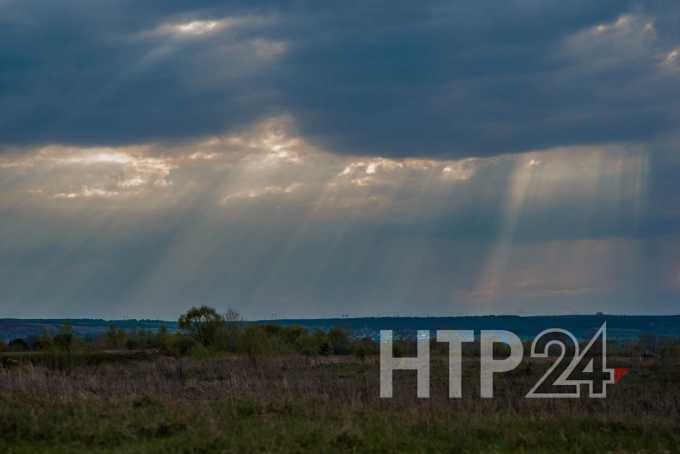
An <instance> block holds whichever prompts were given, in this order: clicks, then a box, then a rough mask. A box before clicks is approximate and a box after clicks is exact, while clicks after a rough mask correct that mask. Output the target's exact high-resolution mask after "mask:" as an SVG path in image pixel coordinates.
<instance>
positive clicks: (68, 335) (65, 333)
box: [54, 323, 75, 352]
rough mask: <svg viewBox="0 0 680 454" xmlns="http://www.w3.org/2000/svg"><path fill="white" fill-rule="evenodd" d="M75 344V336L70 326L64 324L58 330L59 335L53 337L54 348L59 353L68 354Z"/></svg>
mask: <svg viewBox="0 0 680 454" xmlns="http://www.w3.org/2000/svg"><path fill="white" fill-rule="evenodd" d="M74 344H75V336H74V334H73V328H71V325H69V324H68V323H66V324H65V325H63V326H62V327H61V328H59V333H57V335H56V336H54V346H55V347H56V348H57V349H58V350H61V351H64V352H70V351H71V350H72V349H73V346H74Z"/></svg>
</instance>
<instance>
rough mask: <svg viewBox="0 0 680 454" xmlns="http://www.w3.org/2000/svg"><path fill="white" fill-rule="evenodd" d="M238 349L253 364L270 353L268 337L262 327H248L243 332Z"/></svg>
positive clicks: (270, 345)
mask: <svg viewBox="0 0 680 454" xmlns="http://www.w3.org/2000/svg"><path fill="white" fill-rule="evenodd" d="M240 347H241V350H242V351H243V352H244V353H245V354H246V355H248V358H250V359H251V360H252V361H253V362H256V361H257V359H258V358H259V357H261V356H264V355H268V354H270V353H272V344H271V341H270V339H269V337H268V336H267V335H266V333H265V331H264V329H263V328H262V327H260V326H256V325H250V326H248V327H247V328H246V329H245V330H244V331H243V336H242V337H241V345H240Z"/></svg>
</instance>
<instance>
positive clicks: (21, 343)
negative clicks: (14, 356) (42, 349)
mask: <svg viewBox="0 0 680 454" xmlns="http://www.w3.org/2000/svg"><path fill="white" fill-rule="evenodd" d="M7 350H8V351H10V352H27V351H29V350H30V348H29V347H28V344H27V343H26V341H25V340H23V339H21V338H18V339H13V340H11V341H10V342H9V345H8V346H7Z"/></svg>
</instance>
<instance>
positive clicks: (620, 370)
mask: <svg viewBox="0 0 680 454" xmlns="http://www.w3.org/2000/svg"><path fill="white" fill-rule="evenodd" d="M628 372H630V367H617V368H616V369H614V383H618V382H620V381H621V379H622V378H623V377H625V376H626V375H628Z"/></svg>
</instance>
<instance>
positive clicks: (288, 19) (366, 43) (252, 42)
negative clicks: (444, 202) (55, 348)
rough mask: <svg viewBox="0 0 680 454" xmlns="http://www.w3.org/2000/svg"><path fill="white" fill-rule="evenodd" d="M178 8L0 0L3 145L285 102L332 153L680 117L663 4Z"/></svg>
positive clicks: (193, 121)
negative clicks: (212, 25)
mask: <svg viewBox="0 0 680 454" xmlns="http://www.w3.org/2000/svg"><path fill="white" fill-rule="evenodd" d="M184 5H185V4H182V3H181V2H164V3H163V5H154V6H151V5H149V4H146V5H139V4H138V2H129V3H128V2H104V1H102V2H97V4H96V5H95V4H93V3H92V2H82V1H77V0H72V1H60V2H58V3H54V2H46V1H37V0H32V1H31V0H30V1H6V2H4V3H3V4H1V5H0V8H1V9H2V11H1V12H2V14H0V17H2V19H0V24H1V25H2V27H0V42H1V43H2V45H0V66H1V67H2V68H3V71H2V76H1V78H2V79H0V80H1V83H0V106H2V107H0V125H2V136H1V137H0V142H3V143H5V144H6V146H9V145H22V144H24V145H25V144H39V143H65V144H90V145H92V144H97V145H120V144H135V143H147V142H162V143H168V142H177V141H184V140H188V139H191V138H195V137H201V136H206V135H211V134H221V133H225V132H229V131H235V130H238V129H239V128H243V127H245V126H247V125H249V124H252V123H253V122H255V121H259V120H262V119H263V118H267V117H269V116H272V115H276V114H281V113H288V114H290V115H291V116H292V117H293V118H295V119H296V121H297V123H298V125H299V128H300V130H301V132H302V133H303V135H305V136H306V137H307V138H308V140H311V141H313V142H315V143H317V144H318V145H321V146H323V147H324V148H326V149H329V150H331V151H334V152H338V153H349V154H365V155H367V154H379V155H385V156H390V155H391V156H406V155H408V156H441V157H449V158H450V157H464V156H490V155H497V154H502V153H508V152H516V151H525V150H529V149H541V148H550V147H554V146H564V145H578V144H593V143H611V142H623V141H637V142H646V141H651V140H656V139H658V138H659V137H660V136H663V135H664V134H666V133H668V132H669V131H672V129H673V127H674V125H676V124H677V120H678V110H677V107H676V106H675V104H676V103H674V102H673V100H674V99H675V98H676V97H677V95H678V88H677V87H678V86H679V85H678V78H680V73H678V72H676V71H674V70H673V68H672V66H673V65H675V62H671V61H669V62H668V63H667V64H665V63H664V58H665V56H666V57H667V56H668V55H669V54H670V53H671V52H672V51H673V49H675V48H676V47H678V46H680V39H679V38H678V34H677V32H676V31H675V30H676V29H677V27H675V25H677V20H676V19H673V18H677V17H678V8H677V5H675V4H674V3H671V2H661V3H654V4H652V3H651V2H620V1H606V2H597V3H596V4H593V2H578V3H577V4H574V3H571V4H569V5H564V4H563V3H562V2H556V1H554V2H553V1H548V2H533V1H527V0H516V1H512V2H497V1H486V2H476V3H475V4H474V6H473V5H471V4H469V5H466V4H460V3H457V4H451V3H450V2H439V1H432V2H428V3H426V4H422V3H418V4H417V5H416V4H413V3H407V2H405V3H400V2H397V3H395V2H359V3H357V4H352V5H350V4H347V3H343V4H342V6H340V4H337V5H326V6H324V7H319V6H318V5H316V4H311V3H310V4H307V2H290V3H285V2H284V3H279V2H276V3H274V2H255V3H254V2H244V3H238V2H233V3H230V4H229V5H226V6H225V5H222V4H220V3H219V2H211V1H199V2H194V3H192V6H191V8H190V9H188V8H186V6H184ZM220 20H225V21H226V24H227V25H226V26H224V27H215V28H214V29H210V30H208V29H205V30H203V32H204V33H201V28H200V22H196V21H204V22H203V26H205V24H207V23H208V24H209V23H210V21H214V22H219V21H220ZM192 21H193V22H195V23H197V24H198V28H197V29H196V30H191V28H188V29H185V31H184V32H181V31H178V30H179V29H177V28H175V29H173V28H172V26H173V24H174V25H177V24H185V25H186V24H190V23H191V22H192ZM164 27H165V28H164ZM598 27H600V28H599V29H598ZM598 30H600V31H598ZM678 65H680V59H679V60H678Z"/></svg>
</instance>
